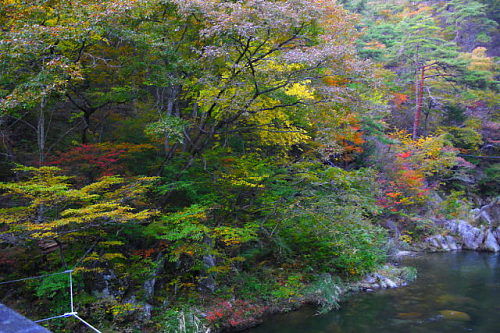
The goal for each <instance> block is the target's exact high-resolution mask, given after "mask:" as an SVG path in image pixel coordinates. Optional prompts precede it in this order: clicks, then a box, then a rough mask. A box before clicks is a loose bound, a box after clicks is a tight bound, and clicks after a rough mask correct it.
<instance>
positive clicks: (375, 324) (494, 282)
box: [248, 252, 500, 333]
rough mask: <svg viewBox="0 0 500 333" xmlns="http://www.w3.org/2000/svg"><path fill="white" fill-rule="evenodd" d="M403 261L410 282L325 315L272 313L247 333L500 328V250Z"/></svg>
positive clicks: (441, 331) (354, 300) (367, 295)
mask: <svg viewBox="0 0 500 333" xmlns="http://www.w3.org/2000/svg"><path fill="white" fill-rule="evenodd" d="M402 264H404V265H410V266H414V267H417V269H418V272H419V273H418V274H419V275H418V279H417V280H416V281H415V282H413V283H412V284H410V285H409V286H407V287H402V288H398V289H390V290H382V291H377V292H374V293H360V294H357V295H354V296H352V297H351V298H350V299H348V300H347V301H345V302H343V303H342V308H341V309H340V310H339V311H332V312H329V313H327V314H324V315H316V314H315V310H314V309H311V308H305V309H302V310H300V311H297V312H292V313H288V314H284V315H278V316H274V317H271V318H269V319H268V320H267V321H266V322H265V323H264V324H262V325H261V326H258V327H256V328H254V329H251V330H249V331H248V333H351V332H352V333H360V332H377V333H382V332H391V333H395V332H402V333H413V332H415V333H433V332H435V333H447V332H450V333H451V332H453V333H456V332H484V333H486V332H487V333H494V332H500V255H498V254H489V253H478V252H456V253H435V254H425V255H421V256H418V257H413V258H405V259H403V260H402Z"/></svg>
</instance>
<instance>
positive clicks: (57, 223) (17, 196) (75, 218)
mask: <svg viewBox="0 0 500 333" xmlns="http://www.w3.org/2000/svg"><path fill="white" fill-rule="evenodd" d="M15 170H16V171H17V172H18V173H20V178H21V180H19V181H17V182H11V183H0V190H1V191H2V192H3V195H4V196H7V197H9V198H11V199H13V200H15V201H16V202H17V203H18V206H17V207H14V208H2V209H0V223H5V224H7V225H8V226H9V227H8V228H7V229H6V230H5V231H4V233H14V234H18V235H19V236H21V237H33V238H48V237H56V236H58V235H59V234H68V233H73V232H77V231H79V230H82V229H89V228H95V227H97V226H106V225H109V224H116V223H125V222H140V221H144V220H147V219H149V218H151V217H152V216H154V215H155V214H156V212H155V211H154V210H151V209H141V208H140V207H141V204H140V201H139V199H140V197H141V196H143V194H144V192H145V191H147V189H148V188H149V187H150V186H151V184H152V182H153V181H154V180H155V178H148V177H143V178H136V179H124V178H121V177H117V176H110V177H104V178H102V179H101V180H99V181H97V182H95V183H92V184H89V185H87V186H85V187H83V188H79V189H78V188H75V187H74V186H73V185H72V184H71V182H70V180H71V178H70V177H67V176H64V175H61V170H60V169H58V168H56V167H40V168H35V167H24V166H20V167H18V168H16V169H15Z"/></svg>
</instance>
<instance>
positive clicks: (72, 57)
mask: <svg viewBox="0 0 500 333" xmlns="http://www.w3.org/2000/svg"><path fill="white" fill-rule="evenodd" d="M499 22H500V4H499V3H498V2H497V1H494V0H477V1H476V0H474V1H469V0H449V1H441V0H429V1H422V0H416V1H407V0H387V1H382V0H373V1H370V0H343V1H340V0H339V1H336V0H182V1H180V0H99V1H97V0H31V1H26V0H0V27H1V29H0V282H2V281H8V280H15V279H19V278H24V277H29V276H41V275H46V274H47V276H46V277H43V278H40V279H38V280H33V281H31V280H30V281H26V282H20V283H17V284H15V285H12V284H5V285H3V284H2V285H0V303H3V304H6V305H8V306H10V307H12V308H13V309H16V310H17V311H19V312H20V313H23V314H24V315H26V316H27V317H29V318H30V319H32V320H36V319H41V318H47V317H51V316H56V315H60V314H63V313H65V312H68V311H69V310H68V276H67V275H66V274H60V275H48V274H52V273H57V272H65V271H68V270H72V278H73V293H74V304H75V311H78V314H79V315H80V316H81V317H82V318H85V320H87V321H88V322H90V323H91V324H92V325H93V326H95V327H98V328H99V330H101V331H103V332H193V333H198V332H200V333H201V332H219V331H237V330H241V329H245V328H248V327H250V326H253V325H255V324H257V323H259V322H260V321H261V320H262V318H264V317H265V316H266V315H268V314H270V313H275V312H281V311H286V310H292V309H296V308H297V307H299V306H300V305H302V304H314V305H316V306H317V307H318V308H319V309H320V311H329V310H332V309H335V308H337V307H338V305H339V304H338V290H339V288H340V286H343V285H345V284H347V283H350V282H352V281H358V280H360V279H362V278H363V276H365V275H366V274H369V273H372V272H375V271H377V270H378V269H380V267H382V266H384V265H385V264H386V263H387V262H388V260H389V257H390V255H391V253H392V252H393V251H394V249H395V248H403V249H406V248H411V247H412V246H417V245H418V244H420V243H421V242H422V241H423V240H424V239H426V237H429V236H432V235H436V234H445V233H446V232H445V231H443V229H442V226H440V225H439V224H437V223H435V220H436V219H458V218H460V217H461V216H464V214H466V210H468V209H469V210H470V209H472V208H476V207H480V206H482V205H485V204H487V203H489V202H490V201H491V200H492V198H495V197H496V196H498V190H499V176H500V167H499V164H498V158H500V157H499V156H498V155H500V145H499V143H500V137H499V134H500V125H499V123H498V118H499V113H498V110H499V108H498V102H499V97H498V96H499V95H498V90H499V81H498V78H499V72H498V68H499V65H498V57H499V56H500V34H499V33H498V24H499ZM497 233H498V232H497ZM498 235H499V236H500V233H498ZM410 273H411V272H408V271H403V272H401V274H403V275H404V274H407V275H411V274H410ZM43 325H44V326H45V327H47V328H49V329H50V330H51V331H53V332H88V330H87V329H88V328H86V327H85V326H82V325H81V323H79V322H78V321H75V320H72V319H57V320H51V321H46V322H43Z"/></svg>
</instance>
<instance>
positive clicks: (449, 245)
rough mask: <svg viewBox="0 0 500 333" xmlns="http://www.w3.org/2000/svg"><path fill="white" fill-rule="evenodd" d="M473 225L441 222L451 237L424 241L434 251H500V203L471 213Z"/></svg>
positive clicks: (451, 221)
mask: <svg viewBox="0 0 500 333" xmlns="http://www.w3.org/2000/svg"><path fill="white" fill-rule="evenodd" d="M471 215H472V223H473V224H474V225H473V224H471V223H469V222H468V221H463V220H449V221H441V223H440V224H442V225H443V227H444V228H445V229H447V230H448V231H449V232H450V234H449V235H433V236H430V237H428V238H427V239H425V240H424V244H425V246H426V247H427V248H429V249H430V250H434V251H454V250H460V249H462V248H463V249H467V250H478V251H490V252H499V251H500V227H499V223H500V201H499V200H498V199H496V200H494V201H493V202H491V203H490V204H488V205H486V206H483V207H481V208H478V209H474V210H472V211H471Z"/></svg>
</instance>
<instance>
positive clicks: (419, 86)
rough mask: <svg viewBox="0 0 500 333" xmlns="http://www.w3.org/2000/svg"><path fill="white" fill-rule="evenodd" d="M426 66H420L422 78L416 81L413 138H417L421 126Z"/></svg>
mask: <svg viewBox="0 0 500 333" xmlns="http://www.w3.org/2000/svg"><path fill="white" fill-rule="evenodd" d="M425 68H426V66H422V67H421V68H420V78H419V79H417V83H416V89H415V94H416V96H415V98H416V101H415V104H416V110H415V118H414V120H413V134H412V137H413V139H416V138H417V137H418V128H419V126H420V118H421V117H422V104H423V99H424V81H425Z"/></svg>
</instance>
